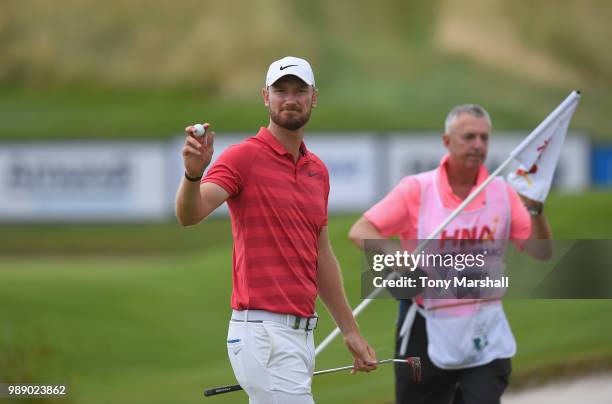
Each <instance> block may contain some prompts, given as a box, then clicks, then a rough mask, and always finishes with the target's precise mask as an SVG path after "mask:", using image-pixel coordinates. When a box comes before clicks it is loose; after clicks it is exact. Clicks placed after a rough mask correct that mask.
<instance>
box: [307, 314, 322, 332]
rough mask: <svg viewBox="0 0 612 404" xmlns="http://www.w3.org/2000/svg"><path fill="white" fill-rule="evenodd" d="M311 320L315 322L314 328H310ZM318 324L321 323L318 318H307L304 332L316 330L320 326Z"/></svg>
mask: <svg viewBox="0 0 612 404" xmlns="http://www.w3.org/2000/svg"><path fill="white" fill-rule="evenodd" d="M310 320H314V321H313V323H314V327H312V328H309V326H310ZM318 322H319V321H318V317H316V316H313V317H306V327H304V330H305V331H312V330H315V329H316V328H317V324H318Z"/></svg>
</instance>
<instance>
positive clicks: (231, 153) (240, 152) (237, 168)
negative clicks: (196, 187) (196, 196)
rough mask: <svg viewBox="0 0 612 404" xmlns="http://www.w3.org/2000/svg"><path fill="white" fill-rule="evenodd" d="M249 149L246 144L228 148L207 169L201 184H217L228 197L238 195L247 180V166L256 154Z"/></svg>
mask: <svg viewBox="0 0 612 404" xmlns="http://www.w3.org/2000/svg"><path fill="white" fill-rule="evenodd" d="M251 149H252V147H249V145H248V144H246V143H240V144H237V145H233V146H230V147H228V148H227V149H226V150H225V151H224V152H223V153H221V155H220V156H219V158H217V160H216V161H215V162H214V163H213V164H212V166H211V167H210V168H209V170H208V172H207V173H206V176H205V177H204V178H203V179H202V183H205V182H212V183H214V184H217V185H219V186H220V187H222V188H223V189H225V190H226V191H227V192H228V193H229V194H230V197H232V196H236V195H238V194H239V193H240V191H241V190H242V186H243V185H244V182H245V181H246V179H247V178H248V172H249V166H250V165H251V162H252V161H253V158H254V155H255V154H256V150H251Z"/></svg>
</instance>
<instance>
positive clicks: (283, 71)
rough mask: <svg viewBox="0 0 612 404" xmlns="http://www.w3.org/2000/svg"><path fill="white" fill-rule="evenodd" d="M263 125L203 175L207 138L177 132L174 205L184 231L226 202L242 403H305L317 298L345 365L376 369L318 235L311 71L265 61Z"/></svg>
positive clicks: (322, 223)
mask: <svg viewBox="0 0 612 404" xmlns="http://www.w3.org/2000/svg"><path fill="white" fill-rule="evenodd" d="M262 97H263V102H264V105H265V106H266V107H267V108H268V111H269V118H270V120H269V124H268V126H267V127H266V128H263V127H262V128H261V129H260V130H259V132H258V133H257V135H256V136H253V137H250V138H248V139H246V140H244V141H243V142H241V143H239V144H237V145H234V146H231V147H229V148H228V149H227V150H226V151H225V152H224V153H222V154H221V155H220V156H219V158H218V159H217V160H216V161H215V163H214V164H213V165H212V166H211V167H210V169H209V170H208V172H207V173H206V176H205V177H203V173H204V170H205V169H206V168H207V167H208V165H209V164H210V161H211V159H212V156H213V142H214V132H210V130H209V128H208V126H207V125H205V126H206V131H205V134H204V136H196V128H195V127H194V126H189V127H187V128H186V129H185V131H186V134H187V136H186V139H185V145H184V148H183V161H184V165H185V176H184V178H183V179H182V182H181V185H180V187H179V189H178V193H177V198H176V214H177V217H178V220H179V222H180V223H181V224H182V225H184V226H189V225H195V224H198V223H200V222H201V221H202V220H203V219H205V218H206V217H208V215H209V214H210V213H211V212H212V211H214V210H215V209H216V208H217V207H218V206H219V205H221V204H222V203H223V202H225V201H227V204H228V206H229V211H230V216H231V221H232V235H233V239H234V252H233V257H232V258H233V259H232V270H233V271H232V285H233V290H232V299H231V306H232V309H233V312H232V315H231V320H230V323H229V331H228V336H227V351H228V355H229V358H230V362H231V364H232V368H233V370H234V374H235V376H236V379H237V380H238V382H239V383H240V385H241V386H242V388H243V389H244V390H245V391H246V392H247V394H248V395H249V400H250V401H249V402H250V403H257V404H263V403H266V404H269V403H278V404H282V403H288V404H289V403H291V404H302V403H304V404H305V403H313V402H314V401H313V397H312V393H311V381H312V374H313V370H314V356H315V354H314V339H313V330H314V328H315V327H316V325H317V316H316V313H315V300H316V297H317V294H318V295H319V296H320V297H321V300H322V301H323V303H324V304H325V305H326V307H327V309H328V310H329V312H330V314H331V315H332V317H333V318H334V320H335V322H336V323H337V325H338V327H339V328H340V330H341V331H342V334H343V337H344V342H345V344H346V346H347V347H348V349H349V351H350V352H351V354H352V355H353V357H354V366H355V370H359V371H371V370H374V369H375V368H376V357H375V354H374V351H373V349H372V348H371V347H370V346H369V345H368V343H367V342H366V341H365V340H364V339H363V338H362V336H361V334H360V332H359V328H358V326H357V323H356V322H355V319H354V317H353V315H352V313H351V309H350V307H349V305H348V302H347V300H346V296H345V294H344V289H343V286H342V278H341V273H340V268H339V266H338V262H337V260H336V257H335V255H334V253H333V251H332V248H331V246H330V242H329V236H328V231H327V201H328V194H329V175H328V172H327V169H326V167H325V165H324V164H323V162H322V161H321V160H320V159H319V158H318V157H317V156H316V155H314V154H313V153H312V152H310V151H309V150H308V149H307V148H306V145H305V144H304V142H303V138H304V127H305V125H306V123H307V122H308V120H309V119H310V113H311V111H312V108H314V107H315V106H316V103H317V90H316V89H315V79H314V74H313V71H312V68H311V66H310V64H309V63H308V62H307V61H306V60H304V59H300V58H295V57H285V58H283V59H280V60H277V61H275V62H273V63H272V64H271V65H270V67H269V69H268V73H267V76H266V81H265V87H264V88H263V89H262Z"/></svg>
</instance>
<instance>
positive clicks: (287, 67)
mask: <svg viewBox="0 0 612 404" xmlns="http://www.w3.org/2000/svg"><path fill="white" fill-rule="evenodd" d="M287 75H291V76H297V77H299V78H300V79H301V80H302V81H303V82H304V83H306V84H308V85H309V86H314V85H315V79H314V73H313V72H312V67H310V63H308V62H307V61H305V60H304V59H300V58H296V57H293V56H285V57H284V58H282V59H280V60H277V61H275V62H272V64H271V65H270V67H269V68H268V74H267V75H266V87H268V86H271V85H272V84H274V83H275V82H276V80H278V79H280V78H281V77H284V76H287Z"/></svg>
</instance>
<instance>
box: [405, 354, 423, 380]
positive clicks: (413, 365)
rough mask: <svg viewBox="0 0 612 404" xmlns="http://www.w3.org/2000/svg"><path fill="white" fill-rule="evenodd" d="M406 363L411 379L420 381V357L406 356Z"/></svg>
mask: <svg viewBox="0 0 612 404" xmlns="http://www.w3.org/2000/svg"><path fill="white" fill-rule="evenodd" d="M406 363H407V364H408V366H410V369H411V370H412V381H413V382H420V381H421V358H419V357H418V356H411V357H409V358H406Z"/></svg>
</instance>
